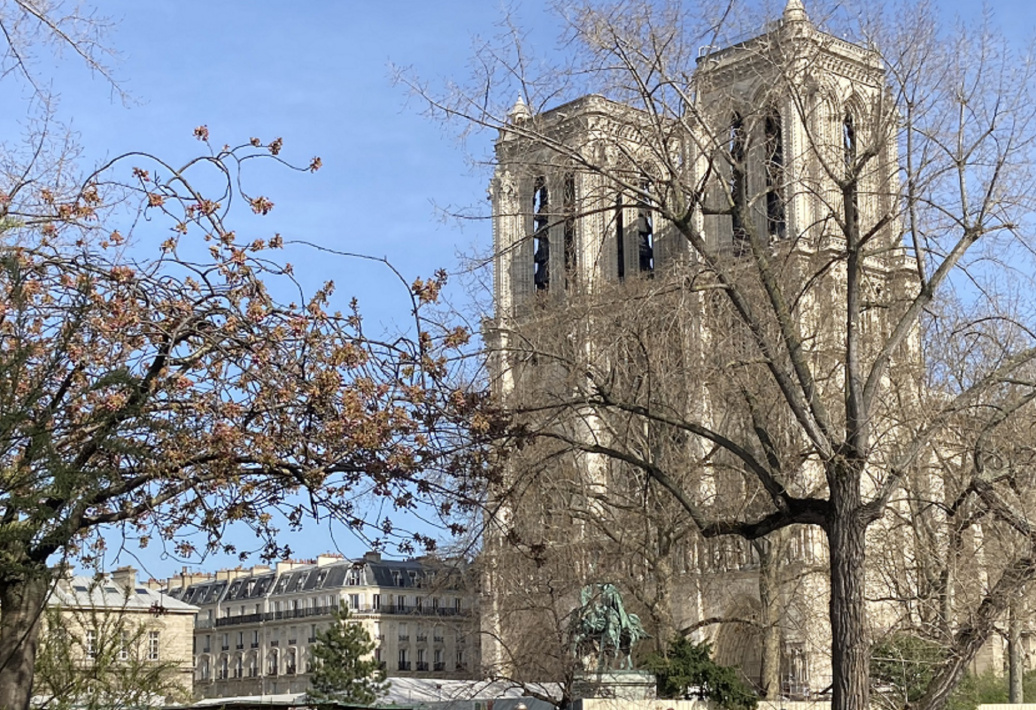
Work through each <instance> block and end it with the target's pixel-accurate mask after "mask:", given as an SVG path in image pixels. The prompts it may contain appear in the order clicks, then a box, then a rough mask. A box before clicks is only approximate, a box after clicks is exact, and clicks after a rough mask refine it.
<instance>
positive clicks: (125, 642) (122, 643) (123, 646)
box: [119, 631, 130, 661]
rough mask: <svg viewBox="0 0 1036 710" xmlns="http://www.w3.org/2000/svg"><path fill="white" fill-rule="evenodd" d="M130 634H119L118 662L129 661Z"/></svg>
mask: <svg viewBox="0 0 1036 710" xmlns="http://www.w3.org/2000/svg"><path fill="white" fill-rule="evenodd" d="M129 647H130V634H129V631H120V632H119V660H120V661H128V660H129Z"/></svg>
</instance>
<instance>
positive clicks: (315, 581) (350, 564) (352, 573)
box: [170, 555, 458, 605]
mask: <svg viewBox="0 0 1036 710" xmlns="http://www.w3.org/2000/svg"><path fill="white" fill-rule="evenodd" d="M440 570H445V572H446V574H452V573H454V572H456V571H457V570H458V566H457V565H456V564H454V563H451V562H444V561H436V562H434V563H432V562H430V561H422V560H382V559H380V557H378V556H376V555H367V556H365V557H363V558H361V559H357V560H348V559H343V560H341V561H338V562H330V563H323V564H318V563H308V564H302V565H296V566H293V567H292V568H291V569H288V570H283V571H281V572H277V571H276V570H271V571H269V572H265V573H262V574H257V575H256V574H243V575H241V576H238V577H236V578H234V579H229V580H228V579H217V580H206V581H204V582H200V583H196V584H192V585H190V586H188V587H187V588H186V589H184V588H179V589H173V590H171V591H170V595H171V596H175V597H176V598H178V599H182V600H183V601H185V602H187V603H191V604H199V605H201V604H213V603H216V602H217V601H221V602H245V601H248V600H256V599H262V598H264V597H267V596H274V597H277V596H281V595H292V594H302V593H307V592H310V593H312V592H319V591H325V590H326V591H332V590H339V589H342V588H345V587H354V586H369V587H385V588H396V589H407V588H420V587H428V586H429V582H430V580H431V578H433V577H435V576H436V573H437V572H438V571H440ZM357 577H358V578H357ZM350 580H355V581H350Z"/></svg>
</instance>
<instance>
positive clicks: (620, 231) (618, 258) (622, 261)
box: [615, 193, 626, 281]
mask: <svg viewBox="0 0 1036 710" xmlns="http://www.w3.org/2000/svg"><path fill="white" fill-rule="evenodd" d="M625 231H626V224H625V219H624V218H623V212H622V193H619V194H618V195H616V196H615V266H616V273H617V274H618V276H619V281H622V280H623V279H625V278H626V239H625V234H624V232H625Z"/></svg>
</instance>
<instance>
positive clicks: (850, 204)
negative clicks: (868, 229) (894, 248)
mask: <svg viewBox="0 0 1036 710" xmlns="http://www.w3.org/2000/svg"><path fill="white" fill-rule="evenodd" d="M842 150H843V151H844V153H845V176H846V179H847V180H849V181H850V182H849V183H848V184H847V185H846V190H847V191H848V192H847V194H846V195H845V213H846V214H845V218H846V219H845V226H846V229H847V230H849V229H852V230H854V231H855V232H856V235H857V238H859V227H860V191H859V187H858V184H857V180H858V177H857V176H856V157H857V155H858V153H859V145H858V138H857V134H856V122H855V121H854V119H853V115H852V114H851V113H849V112H846V114H845V118H843V119H842Z"/></svg>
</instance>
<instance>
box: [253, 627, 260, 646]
mask: <svg viewBox="0 0 1036 710" xmlns="http://www.w3.org/2000/svg"><path fill="white" fill-rule="evenodd" d="M252 648H259V629H253V630H252Z"/></svg>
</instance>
